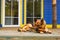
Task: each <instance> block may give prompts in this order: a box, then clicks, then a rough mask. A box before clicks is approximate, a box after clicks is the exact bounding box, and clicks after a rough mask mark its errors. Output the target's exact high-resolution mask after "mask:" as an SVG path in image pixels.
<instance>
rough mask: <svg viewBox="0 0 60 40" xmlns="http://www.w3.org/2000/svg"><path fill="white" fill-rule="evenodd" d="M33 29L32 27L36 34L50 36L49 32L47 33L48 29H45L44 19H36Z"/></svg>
mask: <svg viewBox="0 0 60 40" xmlns="http://www.w3.org/2000/svg"><path fill="white" fill-rule="evenodd" d="M33 27H34V30H35V31H36V32H38V33H50V34H51V31H49V30H48V28H47V27H46V21H45V20H44V19H37V20H36V22H35V24H34V25H33Z"/></svg>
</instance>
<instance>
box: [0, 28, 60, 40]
mask: <svg viewBox="0 0 60 40" xmlns="http://www.w3.org/2000/svg"><path fill="white" fill-rule="evenodd" d="M49 30H51V31H52V34H40V33H34V32H18V31H17V30H13V31H12V30H0V40H60V29H49Z"/></svg>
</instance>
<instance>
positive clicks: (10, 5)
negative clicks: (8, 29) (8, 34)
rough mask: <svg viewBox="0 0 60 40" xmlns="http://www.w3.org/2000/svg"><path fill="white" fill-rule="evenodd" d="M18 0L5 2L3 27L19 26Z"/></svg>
mask: <svg viewBox="0 0 60 40" xmlns="http://www.w3.org/2000/svg"><path fill="white" fill-rule="evenodd" d="M19 2H20V1H19V0H5V10H4V11H5V13H3V14H4V25H10V26H11V25H20V24H19V21H20V20H19V19H20V16H19V15H20V13H19Z"/></svg>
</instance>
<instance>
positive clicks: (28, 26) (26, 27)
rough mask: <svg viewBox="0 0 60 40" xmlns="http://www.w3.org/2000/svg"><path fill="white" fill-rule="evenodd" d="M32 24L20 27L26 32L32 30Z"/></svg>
mask: <svg viewBox="0 0 60 40" xmlns="http://www.w3.org/2000/svg"><path fill="white" fill-rule="evenodd" d="M31 27H32V25H31V24H26V25H24V27H23V28H22V29H20V31H21V32H26V31H30V30H31Z"/></svg>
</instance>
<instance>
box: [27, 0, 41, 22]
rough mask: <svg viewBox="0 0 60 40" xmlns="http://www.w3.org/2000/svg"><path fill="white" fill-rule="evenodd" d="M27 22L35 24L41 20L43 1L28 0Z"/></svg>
mask: <svg viewBox="0 0 60 40" xmlns="http://www.w3.org/2000/svg"><path fill="white" fill-rule="evenodd" d="M26 17H27V18H26V19H27V22H26V23H34V21H35V20H36V19H40V18H41V0H27V16H26Z"/></svg>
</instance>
